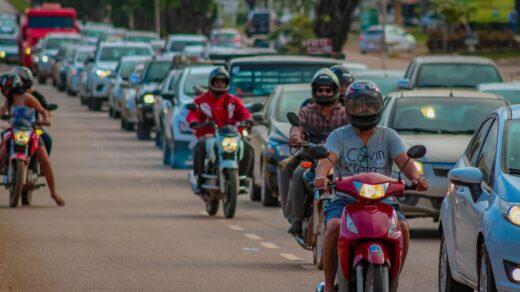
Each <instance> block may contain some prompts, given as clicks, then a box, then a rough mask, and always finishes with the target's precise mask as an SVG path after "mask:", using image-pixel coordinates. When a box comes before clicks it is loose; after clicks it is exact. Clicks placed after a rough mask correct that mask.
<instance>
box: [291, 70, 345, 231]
mask: <svg viewBox="0 0 520 292" xmlns="http://www.w3.org/2000/svg"><path fill="white" fill-rule="evenodd" d="M311 88H312V103H310V104H308V105H306V106H304V107H302V108H301V109H300V111H299V113H298V115H299V117H300V119H301V121H302V122H304V123H305V124H306V125H308V126H309V127H311V128H313V129H315V130H316V131H317V132H319V133H320V134H321V137H308V138H311V139H310V140H311V142H313V143H321V142H322V140H323V139H324V138H325V137H327V136H328V134H329V133H330V132H332V130H334V129H336V128H339V127H341V126H344V125H346V124H348V119H347V115H346V114H345V108H344V107H343V106H342V104H341V103H340V102H339V97H340V95H341V91H340V89H341V86H340V83H339V80H338V78H337V77H336V75H335V74H334V73H333V71H331V70H330V69H326V68H325V69H321V70H319V71H318V72H316V74H315V76H314V78H313V80H312V82H311ZM304 139H305V137H304V132H303V130H302V129H301V128H299V127H292V128H291V131H290V135H289V141H288V143H289V145H298V144H300V143H301V142H303V141H304ZM294 160H295V161H296V162H292V163H291V164H292V165H287V166H286V168H285V169H284V170H283V171H285V172H289V173H292V176H291V177H290V182H289V188H288V193H287V215H288V219H289V221H290V222H291V227H290V228H289V230H288V232H289V233H291V234H300V233H302V222H303V219H304V216H305V210H306V208H305V207H306V200H305V198H306V196H307V194H308V193H309V191H310V190H308V187H307V185H306V183H305V181H304V179H303V173H304V172H305V171H306V169H304V168H303V167H301V166H299V161H300V160H299V159H294ZM291 168H292V169H291ZM294 169H295V171H294V172H293V170H294ZM282 175H283V173H282Z"/></svg>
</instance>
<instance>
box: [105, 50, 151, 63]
mask: <svg viewBox="0 0 520 292" xmlns="http://www.w3.org/2000/svg"><path fill="white" fill-rule="evenodd" d="M151 55H152V50H151V49H149V48H147V47H104V48H103V49H102V50H101V54H100V56H99V60H100V61H102V62H110V61H112V62H114V61H119V60H120V59H121V57H125V56H151Z"/></svg>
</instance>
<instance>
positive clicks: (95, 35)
mask: <svg viewBox="0 0 520 292" xmlns="http://www.w3.org/2000/svg"><path fill="white" fill-rule="evenodd" d="M104 33H105V31H104V30H87V31H86V32H85V33H84V35H85V36H87V37H90V38H100V37H102V36H103V34H104Z"/></svg>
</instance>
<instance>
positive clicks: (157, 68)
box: [143, 61, 172, 82]
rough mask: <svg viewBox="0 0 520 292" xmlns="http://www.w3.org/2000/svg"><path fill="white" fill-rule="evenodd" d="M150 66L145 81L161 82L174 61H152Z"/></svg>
mask: <svg viewBox="0 0 520 292" xmlns="http://www.w3.org/2000/svg"><path fill="white" fill-rule="evenodd" d="M148 66H149V67H148V69H147V70H146V75H145V76H144V78H143V82H161V81H163V79H164V78H165V77H166V75H168V72H170V68H171V66H172V62H169V61H167V62H152V63H150V65H148Z"/></svg>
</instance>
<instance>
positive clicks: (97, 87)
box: [83, 42, 154, 111]
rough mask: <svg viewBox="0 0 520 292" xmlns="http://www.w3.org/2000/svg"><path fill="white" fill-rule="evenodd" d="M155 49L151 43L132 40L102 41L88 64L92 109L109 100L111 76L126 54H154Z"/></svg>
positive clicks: (89, 99)
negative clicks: (133, 41)
mask: <svg viewBox="0 0 520 292" xmlns="http://www.w3.org/2000/svg"><path fill="white" fill-rule="evenodd" d="M153 54H154V53H153V50H152V47H150V45H149V44H145V43H130V42H113V43H111V42H102V43H101V44H100V45H99V46H98V49H97V51H96V55H95V56H94V57H93V58H91V59H90V60H87V61H90V62H88V65H87V66H86V72H87V80H86V88H85V89H86V92H85V93H84V94H85V96H83V98H84V99H86V100H87V104H88V107H89V109H90V110H95V111H99V110H101V106H102V104H103V102H104V101H108V94H109V89H110V84H111V80H110V79H111V77H113V72H114V70H115V69H116V66H117V63H118V62H119V60H120V59H121V57H124V56H152V55H153Z"/></svg>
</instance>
